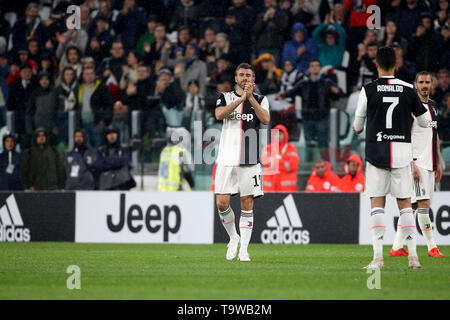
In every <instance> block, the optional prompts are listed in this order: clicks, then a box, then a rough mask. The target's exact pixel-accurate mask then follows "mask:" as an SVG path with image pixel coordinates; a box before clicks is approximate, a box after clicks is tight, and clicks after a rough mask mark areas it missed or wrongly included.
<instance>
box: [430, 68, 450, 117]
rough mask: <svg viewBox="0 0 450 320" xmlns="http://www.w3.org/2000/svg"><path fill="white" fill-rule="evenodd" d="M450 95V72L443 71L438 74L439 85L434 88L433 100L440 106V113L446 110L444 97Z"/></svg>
mask: <svg viewBox="0 0 450 320" xmlns="http://www.w3.org/2000/svg"><path fill="white" fill-rule="evenodd" d="M448 93H450V71H449V70H448V69H445V68H444V69H441V70H439V72H438V74H437V85H436V86H434V94H433V95H431V98H432V99H433V100H434V101H436V103H437V104H438V108H439V111H440V112H442V111H443V110H445V102H444V97H445V96H446V95H447V94H448Z"/></svg>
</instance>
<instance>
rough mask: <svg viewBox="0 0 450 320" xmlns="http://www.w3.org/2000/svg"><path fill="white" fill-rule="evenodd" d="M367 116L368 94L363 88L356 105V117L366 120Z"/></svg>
mask: <svg viewBox="0 0 450 320" xmlns="http://www.w3.org/2000/svg"><path fill="white" fill-rule="evenodd" d="M366 115H367V94H366V90H365V89H364V87H362V89H361V92H360V93H359V97H358V104H357V105H356V111H355V116H356V117H360V118H365V117H366Z"/></svg>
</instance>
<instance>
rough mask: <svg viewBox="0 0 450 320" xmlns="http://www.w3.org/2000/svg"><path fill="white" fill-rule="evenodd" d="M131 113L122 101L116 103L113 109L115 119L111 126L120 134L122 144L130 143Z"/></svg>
mask: <svg viewBox="0 0 450 320" xmlns="http://www.w3.org/2000/svg"><path fill="white" fill-rule="evenodd" d="M129 123H130V113H129V111H128V106H127V105H124V104H123V103H122V101H116V102H115V103H114V108H113V118H112V121H111V125H110V126H112V127H114V128H117V130H118V131H119V132H120V137H119V138H120V141H119V142H120V144H122V145H123V144H129V143H130V125H129Z"/></svg>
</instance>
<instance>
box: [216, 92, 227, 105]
mask: <svg viewBox="0 0 450 320" xmlns="http://www.w3.org/2000/svg"><path fill="white" fill-rule="evenodd" d="M226 105H227V102H226V100H225V95H224V94H223V93H221V94H220V96H219V98H217V101H216V108H218V107H226Z"/></svg>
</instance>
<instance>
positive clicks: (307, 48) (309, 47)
mask: <svg viewBox="0 0 450 320" xmlns="http://www.w3.org/2000/svg"><path fill="white" fill-rule="evenodd" d="M318 55H319V52H318V50H317V47H316V45H315V44H314V41H313V40H312V39H311V38H309V37H308V31H307V30H306V28H305V26H304V24H303V23H301V22H297V23H296V24H294V25H293V26H292V29H291V40H290V41H287V42H286V43H285V44H284V46H283V54H282V58H283V61H285V60H291V61H295V67H296V68H297V70H299V71H301V72H306V71H307V70H308V65H309V61H310V60H311V59H313V58H316V57H317V56H318Z"/></svg>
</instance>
